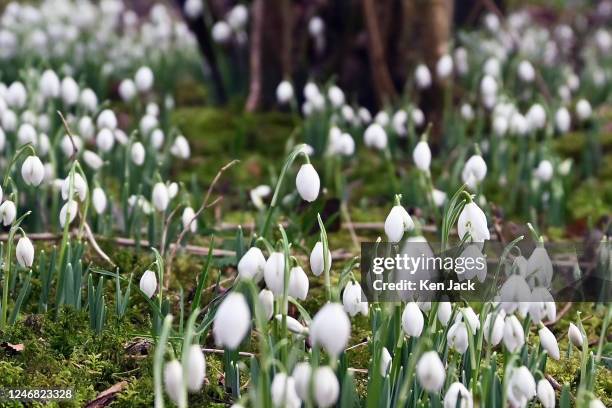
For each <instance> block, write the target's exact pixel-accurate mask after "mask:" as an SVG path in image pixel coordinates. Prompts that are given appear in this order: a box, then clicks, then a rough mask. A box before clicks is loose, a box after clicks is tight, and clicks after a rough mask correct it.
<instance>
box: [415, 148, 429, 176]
mask: <svg viewBox="0 0 612 408" xmlns="http://www.w3.org/2000/svg"><path fill="white" fill-rule="evenodd" d="M412 160H414V164H415V165H416V166H417V168H418V169H420V170H422V171H424V172H428V171H429V166H430V164H431V150H430V149H429V145H428V144H427V142H426V141H424V140H421V141H420V142H419V143H417V145H416V147H415V148H414V150H413V152H412Z"/></svg>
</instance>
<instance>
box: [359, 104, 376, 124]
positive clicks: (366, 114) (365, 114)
mask: <svg viewBox="0 0 612 408" xmlns="http://www.w3.org/2000/svg"><path fill="white" fill-rule="evenodd" d="M357 115H359V120H361V123H362V124H364V125H367V124H369V123H370V122H371V121H372V114H371V113H370V111H369V110H368V109H367V108H364V107H363V106H362V107H360V108H359V109H358V110H357Z"/></svg>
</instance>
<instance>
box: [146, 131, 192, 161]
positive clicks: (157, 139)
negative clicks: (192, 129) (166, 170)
mask: <svg viewBox="0 0 612 408" xmlns="http://www.w3.org/2000/svg"><path fill="white" fill-rule="evenodd" d="M164 137H165V136H164V132H163V131H162V130H161V129H154V130H153V131H152V132H151V133H150V134H149V140H150V141H151V146H153V147H154V148H155V149H157V150H159V149H161V147H162V146H163V145H164ZM187 147H188V148H189V144H187ZM182 153H183V154H184V153H185V152H182ZM189 153H190V152H189V149H188V150H187V157H189Z"/></svg>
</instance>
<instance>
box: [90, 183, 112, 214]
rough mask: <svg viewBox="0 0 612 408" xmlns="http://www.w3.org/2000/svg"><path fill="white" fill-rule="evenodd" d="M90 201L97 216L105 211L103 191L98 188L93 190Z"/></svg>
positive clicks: (105, 200) (105, 202)
mask: <svg viewBox="0 0 612 408" xmlns="http://www.w3.org/2000/svg"><path fill="white" fill-rule="evenodd" d="M91 201H92V203H93V207H94V210H96V212H97V213H98V214H103V213H104V211H106V205H107V201H108V200H107V199H106V194H105V193H104V190H102V189H101V188H100V187H96V188H94V189H93V191H92V193H91Z"/></svg>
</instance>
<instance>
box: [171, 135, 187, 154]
mask: <svg viewBox="0 0 612 408" xmlns="http://www.w3.org/2000/svg"><path fill="white" fill-rule="evenodd" d="M170 153H172V155H173V156H175V157H178V158H179V159H188V158H189V156H191V148H190V147H189V142H188V141H187V139H186V138H185V136H183V135H179V136H177V137H176V139H174V143H172V146H171V147H170Z"/></svg>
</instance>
